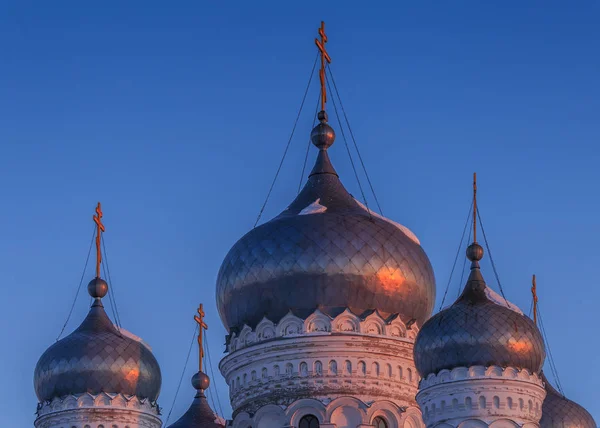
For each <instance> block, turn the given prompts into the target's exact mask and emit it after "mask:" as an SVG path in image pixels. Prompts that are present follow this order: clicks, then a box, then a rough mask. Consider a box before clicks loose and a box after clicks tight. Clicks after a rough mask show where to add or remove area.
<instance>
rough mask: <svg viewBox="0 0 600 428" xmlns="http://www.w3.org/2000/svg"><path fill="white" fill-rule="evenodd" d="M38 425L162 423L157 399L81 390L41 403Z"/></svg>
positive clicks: (151, 427)
mask: <svg viewBox="0 0 600 428" xmlns="http://www.w3.org/2000/svg"><path fill="white" fill-rule="evenodd" d="M37 415H38V418H37V419H36V421H35V426H36V428H53V427H58V426H63V425H65V426H66V425H68V426H69V428H70V427H73V426H75V427H77V428H79V427H80V426H81V427H82V428H83V427H84V426H85V425H86V424H84V423H87V425H90V424H89V423H90V422H94V424H93V425H94V426H93V427H92V426H90V428H95V427H96V426H97V424H100V425H103V426H104V427H105V428H114V426H116V427H118V428H122V427H126V426H127V427H129V428H135V427H148V428H154V427H160V426H161V422H160V419H159V417H158V416H159V415H160V408H159V406H158V404H157V403H156V402H151V401H150V400H147V399H140V398H138V397H136V396H127V395H123V394H107V393H101V394H98V395H92V394H88V393H85V394H78V395H69V396H66V397H62V398H54V399H52V400H51V401H48V402H44V403H40V404H38V410H37Z"/></svg>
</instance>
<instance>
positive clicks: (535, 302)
mask: <svg viewBox="0 0 600 428" xmlns="http://www.w3.org/2000/svg"><path fill="white" fill-rule="evenodd" d="M531 294H532V295H533V322H534V323H535V325H537V306H538V295H537V284H536V282H535V275H533V278H532V279H531Z"/></svg>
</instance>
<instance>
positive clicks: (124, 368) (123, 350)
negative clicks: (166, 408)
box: [34, 278, 162, 403]
mask: <svg viewBox="0 0 600 428" xmlns="http://www.w3.org/2000/svg"><path fill="white" fill-rule="evenodd" d="M88 291H89V292H90V295H91V296H92V297H94V303H93V304H92V307H91V308H90V311H89V313H88V315H87V317H86V318H85V320H84V321H83V322H82V323H81V325H80V326H79V328H77V330H75V331H74V332H73V333H71V334H70V335H68V336H67V337H65V338H63V339H61V340H59V341H58V342H56V343H54V344H53V345H52V346H50V348H48V349H47V350H46V352H44V354H43V355H42V356H41V357H40V359H39V361H38V363H37V366H36V368H35V376H34V384H35V392H36V394H37V396H38V399H39V400H40V402H42V403H43V402H45V401H51V400H52V399H53V398H62V397H65V396H67V395H78V394H83V393H86V392H87V393H90V394H93V395H96V394H100V393H102V392H105V393H108V394H123V395H128V396H131V395H135V396H137V397H138V398H140V399H143V398H147V399H149V400H150V401H152V402H154V401H156V399H157V398H158V394H159V392H160V387H161V380H162V378H161V372H160V367H159V365H158V362H157V361H156V358H154V355H153V354H152V352H151V351H150V349H149V348H148V347H147V346H146V345H145V344H144V343H142V342H141V341H140V340H136V339H134V338H133V337H128V336H132V335H131V334H130V333H126V332H125V331H124V330H118V329H117V328H116V327H115V326H114V325H113V323H112V322H111V321H110V319H109V318H108V316H107V315H106V312H105V311H104V307H103V305H102V301H101V300H100V299H101V298H102V297H104V296H105V295H106V293H107V291H108V285H107V284H106V282H104V280H102V279H100V278H96V279H94V280H92V282H90V284H89V285H88Z"/></svg>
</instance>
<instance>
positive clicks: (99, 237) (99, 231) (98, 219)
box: [94, 202, 106, 278]
mask: <svg viewBox="0 0 600 428" xmlns="http://www.w3.org/2000/svg"><path fill="white" fill-rule="evenodd" d="M102 216H103V214H102V206H101V205H100V202H98V205H97V206H96V214H95V215H94V223H96V278H100V264H101V263H102V249H101V243H102V233H103V232H105V231H106V229H105V227H104V224H102Z"/></svg>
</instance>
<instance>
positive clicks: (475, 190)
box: [473, 172, 477, 242]
mask: <svg viewBox="0 0 600 428" xmlns="http://www.w3.org/2000/svg"><path fill="white" fill-rule="evenodd" d="M473 242H477V173H476V172H474V173H473Z"/></svg>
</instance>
